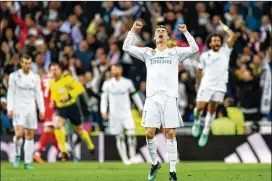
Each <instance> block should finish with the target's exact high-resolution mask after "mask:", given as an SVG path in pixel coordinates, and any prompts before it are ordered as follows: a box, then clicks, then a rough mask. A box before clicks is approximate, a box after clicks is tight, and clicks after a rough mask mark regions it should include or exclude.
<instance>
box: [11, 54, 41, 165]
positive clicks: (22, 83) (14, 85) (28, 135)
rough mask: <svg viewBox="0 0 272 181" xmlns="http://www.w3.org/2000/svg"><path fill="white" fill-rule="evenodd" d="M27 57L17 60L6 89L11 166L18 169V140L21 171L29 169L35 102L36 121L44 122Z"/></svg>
mask: <svg viewBox="0 0 272 181" xmlns="http://www.w3.org/2000/svg"><path fill="white" fill-rule="evenodd" d="M31 62H32V59H31V57H29V56H27V55H25V56H23V57H22V59H21V62H20V64H21V69H19V70H17V71H15V72H13V73H12V74H10V77H9V88H8V105H7V106H8V116H9V118H12V119H13V126H14V130H15V136H14V138H13V141H14V144H15V160H14V163H13V166H14V167H15V168H18V167H19V163H20V156H21V147H22V144H23V140H22V138H23V137H24V138H25V145H24V155H25V158H24V161H25V164H24V168H25V169H31V168H32V166H31V163H32V161H33V152H34V133H35V130H36V129H37V127H38V122H37V112H36V102H37V105H38V109H39V111H40V113H39V117H40V119H43V118H44V101H43V95H42V91H41V82H40V77H39V75H36V74H34V73H33V72H32V71H31V70H30V67H31Z"/></svg>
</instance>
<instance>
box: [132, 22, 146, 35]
mask: <svg viewBox="0 0 272 181" xmlns="http://www.w3.org/2000/svg"><path fill="white" fill-rule="evenodd" d="M143 26H144V25H143V23H142V22H141V21H135V22H134V24H133V26H132V28H131V30H130V31H132V32H133V33H135V32H136V31H137V30H138V29H141V28H142V27H143Z"/></svg>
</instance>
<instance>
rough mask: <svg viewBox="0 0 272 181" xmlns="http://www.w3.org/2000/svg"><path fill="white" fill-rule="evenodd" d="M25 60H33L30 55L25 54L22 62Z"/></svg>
mask: <svg viewBox="0 0 272 181" xmlns="http://www.w3.org/2000/svg"><path fill="white" fill-rule="evenodd" d="M23 59H27V60H29V59H32V57H31V56H30V55H27V54H25V55H23V57H22V60H23Z"/></svg>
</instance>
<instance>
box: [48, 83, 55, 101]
mask: <svg viewBox="0 0 272 181" xmlns="http://www.w3.org/2000/svg"><path fill="white" fill-rule="evenodd" d="M52 85H53V80H51V81H50V82H49V90H50V99H51V101H56V92H55V91H54V89H53V86H52Z"/></svg>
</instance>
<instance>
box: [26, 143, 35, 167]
mask: <svg viewBox="0 0 272 181" xmlns="http://www.w3.org/2000/svg"><path fill="white" fill-rule="evenodd" d="M24 152H25V164H30V163H32V162H33V153H34V140H33V139H32V140H27V139H26V140H25V145H24Z"/></svg>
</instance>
